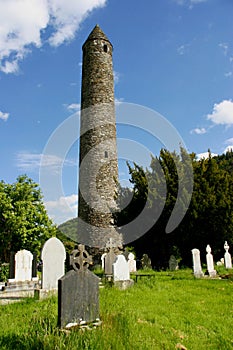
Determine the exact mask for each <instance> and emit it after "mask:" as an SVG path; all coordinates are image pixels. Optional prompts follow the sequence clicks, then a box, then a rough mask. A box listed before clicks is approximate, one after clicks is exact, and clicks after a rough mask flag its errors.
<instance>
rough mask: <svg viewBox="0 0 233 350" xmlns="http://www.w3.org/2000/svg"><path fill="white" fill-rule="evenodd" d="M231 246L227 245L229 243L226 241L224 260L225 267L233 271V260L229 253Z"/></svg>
mask: <svg viewBox="0 0 233 350" xmlns="http://www.w3.org/2000/svg"><path fill="white" fill-rule="evenodd" d="M229 248H230V247H229V245H228V244H227V241H225V244H224V249H225V251H226V253H225V254H224V260H225V267H226V269H232V260H231V254H230V253H229V252H228V250H229Z"/></svg>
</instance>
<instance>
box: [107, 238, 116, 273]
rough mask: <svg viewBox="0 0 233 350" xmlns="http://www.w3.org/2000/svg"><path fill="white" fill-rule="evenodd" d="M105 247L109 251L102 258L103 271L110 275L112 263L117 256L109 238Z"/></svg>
mask: <svg viewBox="0 0 233 350" xmlns="http://www.w3.org/2000/svg"><path fill="white" fill-rule="evenodd" d="M106 248H108V249H109V251H108V253H107V254H106V256H105V259H104V273H105V275H112V274H113V270H112V264H113V263H114V262H115V260H116V257H117V256H116V254H115V253H114V244H113V240H112V239H111V238H110V240H109V242H108V243H107V244H106Z"/></svg>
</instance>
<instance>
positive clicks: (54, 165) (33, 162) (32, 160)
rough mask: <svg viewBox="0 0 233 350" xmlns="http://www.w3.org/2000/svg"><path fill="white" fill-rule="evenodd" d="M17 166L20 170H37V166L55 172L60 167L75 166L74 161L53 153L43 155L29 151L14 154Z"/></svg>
mask: <svg viewBox="0 0 233 350" xmlns="http://www.w3.org/2000/svg"><path fill="white" fill-rule="evenodd" d="M16 161H17V164H16V165H17V167H18V168H19V169H20V170H22V171H27V172H29V171H30V172H34V171H38V169H39V167H41V166H43V167H46V168H48V171H51V172H52V173H57V172H59V171H60V169H61V167H62V166H64V165H66V166H76V163H75V161H72V160H67V159H65V160H64V159H62V158H60V157H58V156H55V155H43V154H36V153H29V152H19V153H17V155H16Z"/></svg>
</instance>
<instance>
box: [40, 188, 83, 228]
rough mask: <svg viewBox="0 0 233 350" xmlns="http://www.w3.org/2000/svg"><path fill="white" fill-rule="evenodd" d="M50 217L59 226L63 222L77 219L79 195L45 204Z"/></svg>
mask: <svg viewBox="0 0 233 350" xmlns="http://www.w3.org/2000/svg"><path fill="white" fill-rule="evenodd" d="M45 207H46V209H47V211H48V215H49V216H50V217H51V219H53V221H54V222H55V223H56V224H57V225H59V224H62V223H63V222H65V221H67V220H69V219H72V218H74V217H77V212H78V195H77V194H72V195H70V196H63V197H60V198H58V199H57V200H53V201H47V202H45Z"/></svg>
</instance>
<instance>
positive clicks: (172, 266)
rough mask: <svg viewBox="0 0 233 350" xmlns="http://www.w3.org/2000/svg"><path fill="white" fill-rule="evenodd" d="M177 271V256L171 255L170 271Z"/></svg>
mask: <svg viewBox="0 0 233 350" xmlns="http://www.w3.org/2000/svg"><path fill="white" fill-rule="evenodd" d="M177 269H178V262H177V260H176V258H175V256H174V255H171V256H170V259H169V270H171V271H175V270H177Z"/></svg>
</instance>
